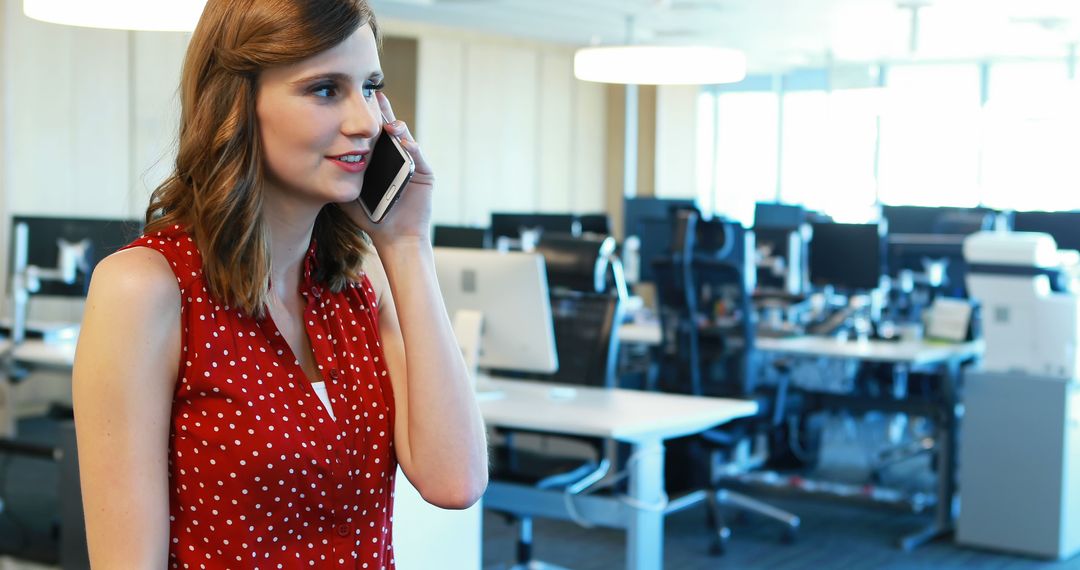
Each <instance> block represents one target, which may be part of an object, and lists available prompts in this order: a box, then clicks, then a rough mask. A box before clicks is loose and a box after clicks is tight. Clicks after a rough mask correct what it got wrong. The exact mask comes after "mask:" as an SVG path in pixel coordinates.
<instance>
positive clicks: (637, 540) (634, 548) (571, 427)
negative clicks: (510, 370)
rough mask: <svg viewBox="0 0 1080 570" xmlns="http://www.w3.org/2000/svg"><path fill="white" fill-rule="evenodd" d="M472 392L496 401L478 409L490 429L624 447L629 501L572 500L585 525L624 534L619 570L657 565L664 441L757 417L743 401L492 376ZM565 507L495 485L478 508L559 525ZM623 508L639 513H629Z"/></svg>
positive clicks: (559, 499) (562, 500)
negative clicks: (628, 456) (627, 448)
mask: <svg viewBox="0 0 1080 570" xmlns="http://www.w3.org/2000/svg"><path fill="white" fill-rule="evenodd" d="M478 386H479V387H480V389H482V390H494V391H496V392H497V393H498V394H499V396H498V397H494V398H489V399H484V400H482V401H481V402H480V411H481V413H482V414H483V417H484V421H485V422H486V423H487V424H488V425H489V426H494V427H505V428H518V429H525V430H533V431H543V432H549V433H556V434H568V435H579V436H591V437H599V438H611V439H615V440H618V441H621V442H625V443H629V444H631V446H632V447H633V457H634V460H632V461H630V462H628V467H627V468H628V469H629V470H630V473H629V475H630V483H629V491H630V498H629V501H625V500H622V499H620V498H616V497H599V496H591V495H589V496H576V497H573V499H572V500H573V502H574V504H575V505H576V507H577V509H578V511H579V513H580V514H581V515H582V516H583V517H584V518H585V519H587V520H589V521H590V522H591V523H593V524H597V525H601V526H606V527H612V528H624V529H626V531H627V541H626V567H627V568H628V569H631V570H653V569H657V570H658V569H659V568H661V567H662V566H663V539H664V512H663V508H662V506H663V505H664V503H665V501H666V497H665V494H664V440H667V439H671V438H676V437H681V436H685V435H691V434H694V433H698V432H701V431H704V430H706V429H708V428H711V427H714V426H717V425H720V424H723V423H726V422H728V421H731V420H734V419H737V418H741V417H746V416H750V415H753V414H754V413H756V412H757V404H756V403H755V402H751V401H744V400H730V399H721V398H699V397H690V396H679V395H672V394H658V393H650V392H639V391H634V390H620V389H602V388H586V387H573V388H572V389H569V390H568V389H567V387H566V385H561V384H548V383H543V382H527V381H522V380H503V379H499V378H493V377H482V378H481V379H480V381H479V382H478ZM553 388H556V390H557V391H556V392H553V391H552V389H553ZM560 389H561V390H563V391H559V390H560ZM567 500H568V497H567V496H566V495H565V494H564V493H563V492H561V491H548V490H540V489H536V488H535V487H531V486H527V485H519V484H513V483H503V482H499V481H492V482H491V483H490V484H489V486H488V491H487V493H486V494H485V495H484V503H485V505H486V506H488V507H490V508H493V509H496V510H500V511H505V512H511V513H517V514H521V515H530V516H543V517H547V518H556V519H564V520H569V519H570V516H569V513H568V511H567V508H566V501H567ZM630 502H633V503H634V504H635V505H638V506H639V507H642V508H635V507H632V506H630ZM649 507H651V508H649Z"/></svg>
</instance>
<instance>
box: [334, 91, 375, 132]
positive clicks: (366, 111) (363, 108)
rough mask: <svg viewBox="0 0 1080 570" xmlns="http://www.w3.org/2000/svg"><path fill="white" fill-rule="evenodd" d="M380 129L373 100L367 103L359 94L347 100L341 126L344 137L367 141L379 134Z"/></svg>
mask: <svg viewBox="0 0 1080 570" xmlns="http://www.w3.org/2000/svg"><path fill="white" fill-rule="evenodd" d="M381 128H382V120H381V118H380V116H379V108H378V107H377V106H376V103H375V99H374V98H372V99H371V100H370V101H369V100H367V99H365V98H364V96H363V95H362V94H361V93H360V92H357V93H356V94H355V95H353V96H352V97H350V98H349V102H348V104H347V105H346V112H345V119H344V121H343V122H342V125H341V131H342V133H344V134H345V136H349V137H363V138H366V139H369V138H372V137H374V136H375V135H377V134H379V130H380V129H381Z"/></svg>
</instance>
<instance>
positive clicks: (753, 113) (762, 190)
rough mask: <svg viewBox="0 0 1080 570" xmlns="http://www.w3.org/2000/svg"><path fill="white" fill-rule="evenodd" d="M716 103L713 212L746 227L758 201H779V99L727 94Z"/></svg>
mask: <svg viewBox="0 0 1080 570" xmlns="http://www.w3.org/2000/svg"><path fill="white" fill-rule="evenodd" d="M716 101H717V103H716V121H715V124H716V129H717V132H716V137H715V140H716V151H715V154H714V162H713V179H714V181H715V186H714V193H713V195H714V196H715V202H714V203H713V208H714V209H715V211H717V212H720V213H723V214H725V215H727V216H729V217H731V218H734V219H737V220H739V221H741V222H743V223H744V224H746V223H749V222H750V220H752V219H753V216H754V202H757V201H761V200H766V201H772V200H774V199H775V198H776V177H777V169H776V162H777V141H778V140H779V133H778V128H779V127H778V126H779V108H778V107H779V105H778V101H779V100H778V98H777V95H776V94H775V93H771V92H756V93H753V92H752V93H723V94H721V95H720V96H719V97H716ZM702 127H703V128H711V126H710V125H702Z"/></svg>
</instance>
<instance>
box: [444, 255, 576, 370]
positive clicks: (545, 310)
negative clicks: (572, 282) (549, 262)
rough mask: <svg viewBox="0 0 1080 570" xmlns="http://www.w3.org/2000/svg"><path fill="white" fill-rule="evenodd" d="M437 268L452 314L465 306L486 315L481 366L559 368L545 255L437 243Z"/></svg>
mask: <svg viewBox="0 0 1080 570" xmlns="http://www.w3.org/2000/svg"><path fill="white" fill-rule="evenodd" d="M435 272H436V274H437V275H438V278H439V287H440V288H441V290H442V294H443V299H444V300H445V302H446V310H447V312H448V313H449V315H450V317H451V318H454V315H455V314H456V313H457V311H459V310H462V309H466V310H472V311H478V312H479V313H480V314H481V315H482V316H483V327H482V332H481V340H480V357H479V360H478V365H479V366H480V367H481V368H487V369H498V370H513V371H520V372H535V373H541V374H551V373H554V372H555V371H556V370H558V368H559V360H558V355H557V352H556V349H555V332H554V327H553V324H552V318H551V299H550V297H549V291H548V283H547V269H546V267H545V265H544V257H543V256H542V255H540V254H538V253H523V252H500V251H496V250H480V249H457V248H445V247H437V248H435Z"/></svg>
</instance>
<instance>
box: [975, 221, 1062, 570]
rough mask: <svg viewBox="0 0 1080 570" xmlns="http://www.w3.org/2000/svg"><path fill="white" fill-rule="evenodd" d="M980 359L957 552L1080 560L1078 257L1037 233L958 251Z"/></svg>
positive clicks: (985, 239) (995, 235) (981, 241)
mask: <svg viewBox="0 0 1080 570" xmlns="http://www.w3.org/2000/svg"><path fill="white" fill-rule="evenodd" d="M963 250H964V258H965V261H966V262H967V264H968V274H967V286H968V291H969V293H970V295H971V296H972V297H973V298H974V299H976V300H977V301H978V302H979V303H980V305H981V307H982V331H983V337H984V341H985V346H986V353H985V355H984V357H983V359H982V361H981V363H980V366H979V367H978V368H977V369H975V370H971V371H968V372H967V373H966V374H965V375H964V389H963V405H964V416H963V422H962V424H961V425H962V431H961V436H960V454H959V465H960V515H959V517H958V519H957V529H956V541H957V542H958V543H959V544H962V545H970V546H975V547H978V548H986V549H993V550H1003V551H1008V552H1013V553H1018V554H1026V555H1029V556H1036V557H1040V558H1048V559H1054V560H1062V559H1066V558H1070V557H1072V556H1074V555H1075V554H1076V553H1077V552H1080V388H1078V382H1077V380H1076V378H1077V375H1078V373H1080V366H1078V361H1077V357H1078V355H1077V346H1076V345H1077V338H1078V337H1080V294H1078V289H1077V287H1076V285H1075V283H1076V281H1077V280H1076V279H1075V275H1076V274H1077V268H1078V267H1080V253H1077V252H1076V251H1062V250H1059V249H1058V247H1057V244H1056V242H1055V241H1054V239H1053V238H1052V237H1051V236H1049V235H1047V234H1042V233H1024V232H1013V233H1006V232H979V233H975V234H972V235H970V236H969V237H967V238H966V239H965V241H964V246H963Z"/></svg>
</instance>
